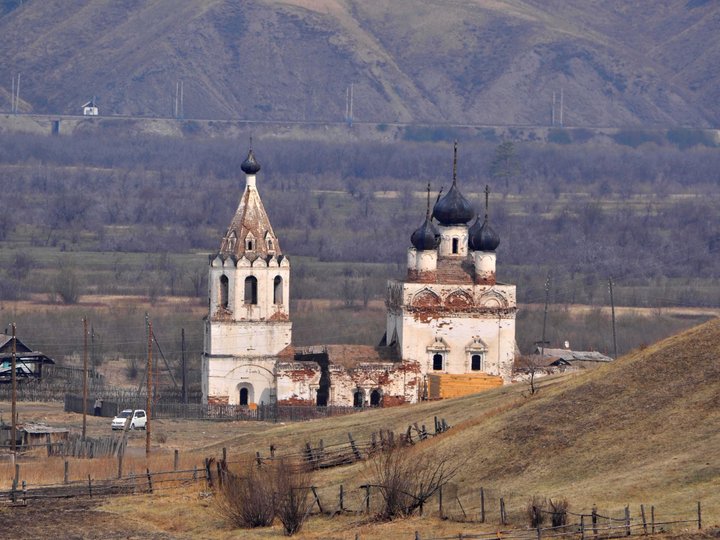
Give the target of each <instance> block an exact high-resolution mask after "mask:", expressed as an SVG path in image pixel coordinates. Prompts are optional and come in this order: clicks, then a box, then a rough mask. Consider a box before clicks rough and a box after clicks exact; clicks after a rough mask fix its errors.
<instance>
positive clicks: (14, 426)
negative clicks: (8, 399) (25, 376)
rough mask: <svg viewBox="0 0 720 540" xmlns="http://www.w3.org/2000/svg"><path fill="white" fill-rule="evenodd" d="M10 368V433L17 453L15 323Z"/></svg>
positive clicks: (13, 450) (13, 325)
mask: <svg viewBox="0 0 720 540" xmlns="http://www.w3.org/2000/svg"><path fill="white" fill-rule="evenodd" d="M10 369H12V374H11V378H12V408H11V413H10V414H12V430H11V432H10V435H11V437H12V452H13V455H15V450H16V445H17V338H16V337H15V323H12V360H11V363H10Z"/></svg>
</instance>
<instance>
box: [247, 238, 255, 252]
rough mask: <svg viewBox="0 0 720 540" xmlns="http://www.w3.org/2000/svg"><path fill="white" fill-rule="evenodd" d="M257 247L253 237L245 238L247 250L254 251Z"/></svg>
mask: <svg viewBox="0 0 720 540" xmlns="http://www.w3.org/2000/svg"><path fill="white" fill-rule="evenodd" d="M254 249H255V246H254V243H253V241H252V238H247V239H246V240H245V250H246V251H253V250H254Z"/></svg>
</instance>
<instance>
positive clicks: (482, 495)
mask: <svg viewBox="0 0 720 540" xmlns="http://www.w3.org/2000/svg"><path fill="white" fill-rule="evenodd" d="M480 523H485V489H484V488H480Z"/></svg>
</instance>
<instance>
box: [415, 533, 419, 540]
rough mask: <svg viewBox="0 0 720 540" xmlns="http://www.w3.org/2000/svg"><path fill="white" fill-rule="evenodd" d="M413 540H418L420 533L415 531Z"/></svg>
mask: <svg viewBox="0 0 720 540" xmlns="http://www.w3.org/2000/svg"><path fill="white" fill-rule="evenodd" d="M415 540H420V533H419V532H417V531H415Z"/></svg>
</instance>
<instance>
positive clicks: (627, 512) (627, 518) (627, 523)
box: [625, 506, 632, 536]
mask: <svg viewBox="0 0 720 540" xmlns="http://www.w3.org/2000/svg"><path fill="white" fill-rule="evenodd" d="M631 534H632V532H631V531H630V507H629V506H626V507H625V535H626V536H630V535H631Z"/></svg>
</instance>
